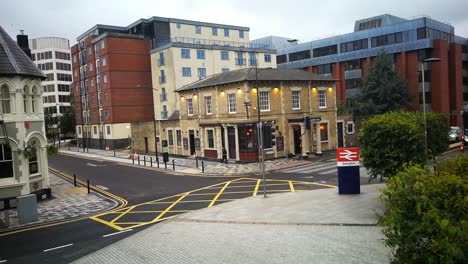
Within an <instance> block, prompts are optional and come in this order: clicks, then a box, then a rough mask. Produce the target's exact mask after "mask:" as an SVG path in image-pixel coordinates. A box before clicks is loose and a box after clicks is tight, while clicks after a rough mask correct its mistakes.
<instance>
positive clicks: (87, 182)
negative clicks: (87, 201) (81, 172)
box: [86, 179, 91, 193]
mask: <svg viewBox="0 0 468 264" xmlns="http://www.w3.org/2000/svg"><path fill="white" fill-rule="evenodd" d="M86 184H87V185H88V193H90V192H91V190H90V189H89V179H86Z"/></svg>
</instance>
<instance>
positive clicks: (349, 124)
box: [346, 121, 354, 134]
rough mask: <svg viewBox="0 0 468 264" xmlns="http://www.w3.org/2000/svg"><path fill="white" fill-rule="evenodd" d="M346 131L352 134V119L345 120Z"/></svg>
mask: <svg viewBox="0 0 468 264" xmlns="http://www.w3.org/2000/svg"><path fill="white" fill-rule="evenodd" d="M346 133H348V134H354V122H353V121H349V122H346Z"/></svg>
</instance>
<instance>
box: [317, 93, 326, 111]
mask: <svg viewBox="0 0 468 264" xmlns="http://www.w3.org/2000/svg"><path fill="white" fill-rule="evenodd" d="M317 96H318V101H319V108H327V91H325V90H319V91H318V95H317Z"/></svg>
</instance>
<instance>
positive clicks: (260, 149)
mask: <svg viewBox="0 0 468 264" xmlns="http://www.w3.org/2000/svg"><path fill="white" fill-rule="evenodd" d="M255 88H256V89H257V114H258V127H257V128H258V141H259V144H258V152H259V156H260V167H261V171H262V181H263V197H264V198H266V196H267V195H266V179H265V153H264V150H263V133H262V132H263V128H262V121H261V118H260V89H259V88H258V65H257V53H255Z"/></svg>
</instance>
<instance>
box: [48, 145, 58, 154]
mask: <svg viewBox="0 0 468 264" xmlns="http://www.w3.org/2000/svg"><path fill="white" fill-rule="evenodd" d="M57 151H58V150H57V147H56V146H55V145H53V144H52V145H48V146H47V154H49V155H54V154H57Z"/></svg>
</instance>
